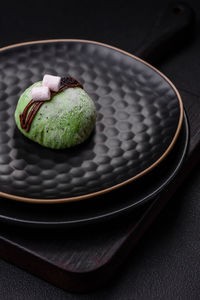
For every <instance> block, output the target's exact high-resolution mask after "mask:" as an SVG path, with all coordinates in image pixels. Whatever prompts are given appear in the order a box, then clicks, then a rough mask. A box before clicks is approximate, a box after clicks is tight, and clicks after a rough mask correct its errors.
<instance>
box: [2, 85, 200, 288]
mask: <svg viewBox="0 0 200 300" xmlns="http://www.w3.org/2000/svg"><path fill="white" fill-rule="evenodd" d="M180 92H181V96H182V99H183V102H184V106H185V109H186V113H187V116H188V119H189V124H190V144H189V150H188V154H187V158H186V160H185V163H184V166H183V168H182V171H181V172H180V173H179V174H178V176H177V177H176V178H175V179H174V181H173V183H171V184H170V186H169V187H168V188H167V190H165V191H164V192H163V193H162V194H161V195H160V196H159V197H158V198H157V199H155V200H154V201H152V202H151V203H148V204H146V206H143V207H142V208H140V209H138V210H137V211H136V212H134V214H133V213H131V215H130V216H129V217H126V220H124V219H121V220H119V219H117V221H116V222H111V221H110V222H107V223H106V224H104V225H102V224H101V225H99V226H92V227H89V226H88V227H84V228H76V229H73V230H72V229H71V230H64V229H63V230H59V231H55V232H52V231H51V232H49V231H45V230H43V231H41V230H40V231H37V230H30V229H27V230H26V229H25V228H24V229H22V228H21V229H20V228H18V229H15V230H13V228H12V227H9V226H5V225H2V226H1V229H0V256H1V257H2V258H4V259H5V260H7V261H9V262H12V263H14V264H16V265H18V266H19V267H21V268H23V269H25V270H28V271H30V272H31V273H33V274H35V275H37V276H39V277H41V278H43V279H45V280H47V281H49V282H51V283H52V284H54V285H56V286H58V287H61V288H63V289H66V290H68V291H76V292H86V291H89V290H92V289H96V288H97V287H99V286H101V285H102V284H104V283H105V282H107V281H108V279H109V278H110V277H111V276H112V275H113V274H114V273H115V270H116V269H117V268H119V266H120V265H121V264H122V263H123V262H124V260H125V259H126V258H127V256H128V254H129V252H130V251H131V250H132V249H133V247H134V246H135V245H136V243H137V242H138V241H139V239H140V238H141V236H142V235H143V234H144V232H145V231H146V229H147V228H148V227H149V225H150V224H151V223H152V222H153V220H154V219H155V218H156V217H157V216H158V214H159V213H160V211H161V210H162V209H163V208H164V206H165V205H166V203H167V202H168V201H169V200H170V198H171V197H172V195H173V194H174V192H175V191H177V189H178V187H179V186H180V185H181V183H183V181H184V180H185V179H186V177H187V176H188V174H189V173H190V172H191V170H192V168H193V167H194V166H195V165H196V164H197V162H198V161H199V146H200V118H199V111H200V101H199V98H198V97H197V96H194V95H192V94H190V93H189V92H185V91H180Z"/></svg>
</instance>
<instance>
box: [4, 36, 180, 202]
mask: <svg viewBox="0 0 200 300" xmlns="http://www.w3.org/2000/svg"><path fill="white" fill-rule="evenodd" d="M58 42H61V43H62V42H68V43H69V42H76V43H85V44H94V45H98V46H103V47H106V48H109V49H112V50H115V51H117V52H119V53H122V54H125V55H127V56H129V57H131V58H134V59H136V60H137V61H139V62H141V63H143V64H145V65H146V66H148V67H149V68H150V69H152V70H153V71H154V72H156V73H158V74H159V75H160V76H161V77H162V78H163V79H164V80H166V81H167V83H168V84H169V85H170V86H171V88H172V89H173V91H174V92H175V94H176V96H177V99H178V101H179V108H180V114H179V121H178V125H177V128H176V132H175V134H174V137H173V139H172V141H171V143H170V144H169V146H168V148H167V149H166V150H165V151H164V152H163V154H162V155H161V156H160V157H159V158H158V159H157V160H156V161H155V162H154V163H153V164H151V165H150V166H149V167H148V168H146V169H145V170H143V171H142V172H140V173H138V174H137V175H135V176H133V177H131V178H129V179H127V180H124V181H122V182H120V183H118V184H115V185H112V186H110V187H108V188H106V189H103V190H99V191H96V192H92V193H89V194H84V195H79V196H74V197H67V198H53V199H48V198H47V199H44V198H29V197H22V196H18V195H13V194H9V193H5V192H1V191H0V197H3V198H8V199H11V200H15V201H21V202H29V203H37V204H57V203H65V202H74V201H80V200H84V199H89V198H92V197H96V196H99V195H103V194H105V193H108V192H111V191H113V190H115V189H117V188H120V187H122V186H124V185H126V184H128V183H131V182H133V181H135V180H136V179H138V178H140V177H141V176H143V175H145V174H147V173H148V172H150V171H151V170H152V169H154V168H155V167H156V166H157V165H159V164H160V163H161V162H162V161H163V160H164V158H165V157H166V156H167V155H168V154H169V153H170V151H171V150H172V148H173V147H174V145H175V143H176V140H177V138H178V136H179V133H180V131H181V127H182V123H183V116H184V108H183V102H182V99H181V96H180V94H179V92H178V90H177V88H176V87H175V85H174V84H173V83H172V81H171V80H170V79H169V78H168V77H167V76H166V75H164V74H163V73H162V72H161V71H159V70H158V69H157V68H155V67H154V66H152V65H151V64H149V63H148V62H146V61H144V60H143V59H141V58H139V57H137V56H135V55H134V54H131V53H129V52H127V51H125V50H122V49H120V48H117V47H115V46H111V45H108V44H105V43H102V42H97V41H91V40H84V39H47V40H38V41H29V42H22V43H16V44H12V45H8V46H5V47H2V48H0V53H2V52H3V51H6V50H9V49H13V48H17V47H21V46H26V45H35V44H44V43H58Z"/></svg>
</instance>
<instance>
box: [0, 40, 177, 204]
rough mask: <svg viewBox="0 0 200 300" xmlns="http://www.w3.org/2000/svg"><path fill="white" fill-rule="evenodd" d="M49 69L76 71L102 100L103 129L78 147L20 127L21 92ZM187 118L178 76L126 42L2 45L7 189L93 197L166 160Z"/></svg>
mask: <svg viewBox="0 0 200 300" xmlns="http://www.w3.org/2000/svg"><path fill="white" fill-rule="evenodd" d="M45 73H50V74H58V75H60V76H64V75H66V74H70V75H72V76H74V77H75V78H77V79H78V80H79V81H80V82H81V83H82V84H83V85H84V88H85V90H86V91H87V92H88V93H89V95H90V96H91V97H92V98H93V99H94V101H95V105H96V109H97V124H96V131H95V132H94V134H93V135H92V136H91V138H90V139H89V140H88V141H87V142H85V143H83V144H82V145H80V146H77V147H75V148H73V149H69V150H62V151H58V150H57V151H56V150H55V151H54V150H51V149H46V148H44V147H41V146H40V145H38V144H36V143H34V142H31V141H30V140H28V139H27V138H25V137H24V136H23V135H22V134H21V133H20V132H19V131H18V130H17V129H16V126H15V122H14V118H13V115H14V110H15V107H16V104H17V101H18V98H19V96H20V94H21V93H22V92H23V90H24V89H25V88H27V87H28V86H29V85H31V84H32V83H34V82H36V81H38V80H41V79H42V77H43V75H44V74H45ZM182 119H183V106H182V101H181V98H180V96H179V94H178V92H177V90H176V89H175V87H174V86H173V84H172V83H171V82H170V81H169V80H168V79H167V78H166V77H165V76H164V75H162V74H161V73H160V72H159V71H158V70H156V69H155V68H153V67H151V66H150V65H148V64H147V63H145V62H143V61H141V60H140V59H138V58H136V57H134V56H133V55H131V54H128V53H126V52H124V51H122V50H119V49H116V48H113V47H111V46H107V45H104V44H100V43H95V42H90V41H81V40H62V41H61V40H54V41H42V42H32V43H23V44H19V45H14V46H10V47H5V48H2V49H1V51H0V195H1V196H2V197H7V198H11V199H15V200H21V201H28V202H36V203H39V202H40V203H41V202H43V203H49V202H51V203H53V201H54V202H56V203H58V202H66V201H72V200H80V199H85V198H89V197H93V199H94V196H98V195H100V194H102V193H105V192H108V191H111V190H113V189H115V188H117V187H121V186H123V185H125V184H127V183H130V182H133V181H134V180H135V179H138V178H139V177H141V176H142V175H144V174H146V173H147V172H149V171H150V170H152V169H153V168H155V167H156V166H157V165H158V164H159V163H161V161H162V160H163V159H164V158H165V157H166V156H167V155H168V154H169V152H170V150H171V149H172V148H173V146H174V144H175V142H176V140H177V137H178V135H179V132H180V129H181V125H182Z"/></svg>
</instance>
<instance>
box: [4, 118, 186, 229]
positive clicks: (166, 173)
mask: <svg viewBox="0 0 200 300" xmlns="http://www.w3.org/2000/svg"><path fill="white" fill-rule="evenodd" d="M188 140H189V134H188V124H187V120H186V118H184V123H183V127H182V129H181V133H180V136H179V137H178V141H177V143H176V145H175V147H174V149H173V150H172V151H171V153H170V154H169V155H168V157H167V158H166V159H165V160H164V161H163V162H162V163H161V164H160V165H159V166H157V167H156V168H154V169H153V170H152V171H151V172H149V173H148V174H146V175H145V176H143V177H141V178H139V179H138V180H137V182H132V183H130V184H128V185H126V186H124V187H121V188H120V189H118V190H115V191H112V193H107V194H104V195H101V196H98V197H97V199H95V200H98V201H93V199H86V200H85V201H80V202H72V203H67V204H66V203H64V204H59V205H57V206H55V205H53V206H52V205H49V206H48V207H47V206H46V205H41V204H31V203H23V202H21V203H19V202H16V201H12V200H9V199H5V198H4V199H3V198H2V199H1V201H0V220H1V221H3V222H6V223H8V224H11V225H15V226H16V225H19V226H24V225H25V226H26V227H27V226H31V227H41V228H42V227H44V228H49V227H52V228H56V227H62V226H65V227H66V226H68V227H71V226H77V225H84V224H89V223H92V222H93V223H96V222H100V221H105V220H108V219H110V218H112V217H116V216H119V215H122V214H125V213H129V212H131V210H132V209H135V208H136V207H138V206H140V205H142V204H145V203H147V202H148V201H149V200H151V199H152V198H155V197H156V196H157V195H158V193H159V192H160V191H161V190H163V189H164V188H166V186H167V184H169V182H171V181H172V179H173V178H174V176H175V175H176V174H177V173H178V171H179V170H180V168H181V165H182V163H183V161H184V157H185V154H186V149H187V145H188Z"/></svg>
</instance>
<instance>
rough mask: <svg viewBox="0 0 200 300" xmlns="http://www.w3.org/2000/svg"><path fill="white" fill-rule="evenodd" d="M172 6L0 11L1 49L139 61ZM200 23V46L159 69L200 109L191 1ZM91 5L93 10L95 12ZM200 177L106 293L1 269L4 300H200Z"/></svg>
mask: <svg viewBox="0 0 200 300" xmlns="http://www.w3.org/2000/svg"><path fill="white" fill-rule="evenodd" d="M167 2H169V1H159V0H152V1H148V0H146V1H145V0H140V1H132V5H131V4H128V3H127V2H125V1H116V3H114V2H108V1H107V2H104V1H101V2H100V3H99V4H98V5H97V4H96V3H95V1H93V4H91V3H92V2H91V3H90V2H89V1H82V2H80V3H79V2H69V1H65V2H64V1H63V2H62V1H57V2H55V3H56V6H57V7H55V3H54V2H52V1H49V4H48V5H47V3H46V2H45V1H44V2H42V1H41V2H35V1H34V2H33V3H28V2H27V4H26V5H24V4H23V5H22V4H20V3H17V4H14V3H12V6H11V4H7V3H8V2H6V1H5V2H4V4H2V3H1V18H0V45H1V46H4V45H8V44H12V43H16V42H22V41H27V40H38V39H47V38H83V39H90V40H97V41H100V42H105V43H108V44H111V45H114V46H117V47H119V48H122V49H124V50H127V51H129V52H132V53H134V50H136V49H137V48H138V47H139V46H140V45H141V43H142V42H143V41H144V40H145V39H147V38H148V35H149V33H150V31H151V29H152V25H153V23H154V21H155V18H156V15H157V13H158V12H159V11H160V10H161V9H162V7H163V6H164V4H166V3H167ZM188 2H189V3H190V5H192V6H193V7H194V9H195V12H196V15H197V26H196V39H195V40H194V41H193V42H192V43H191V44H190V45H189V46H187V47H184V49H182V50H181V51H179V52H178V53H176V54H175V55H173V57H169V58H168V59H166V60H165V61H164V62H163V63H162V64H161V65H160V66H159V69H160V70H161V71H163V72H164V73H165V74H166V75H167V76H168V77H169V78H170V79H171V80H172V81H173V82H174V83H175V85H176V86H177V87H178V88H182V89H184V90H186V91H190V92H191V93H193V94H194V95H197V96H198V97H199V101H200V84H199V80H200V54H199V53H200V36H199V33H200V29H199V18H200V2H199V1H197V0H190V1H188ZM90 4H91V5H90ZM199 200H200V170H199V166H197V167H196V169H195V170H194V171H193V172H192V174H191V176H190V178H189V179H188V180H187V181H186V182H185V184H184V186H183V187H182V189H181V190H179V191H178V192H177V194H176V195H175V196H174V197H173V199H171V201H170V203H169V204H168V206H167V208H166V209H165V210H164V211H163V212H162V214H161V216H160V217H159V218H158V219H157V221H156V222H155V223H154V225H153V226H152V227H151V228H150V229H149V230H148V232H147V233H146V234H145V236H144V237H143V239H142V240H141V241H140V244H139V245H138V246H137V248H136V249H135V250H134V251H133V252H132V254H131V255H130V257H129V261H128V262H127V263H126V264H125V265H124V266H123V268H121V269H120V271H119V272H118V274H116V276H115V277H114V278H113V279H112V281H110V282H109V283H108V284H107V286H106V287H104V288H102V289H101V290H99V291H97V292H95V293H91V294H85V295H75V294H70V293H66V292H64V291H62V290H60V289H58V288H55V287H53V286H52V285H50V284H48V283H46V282H44V281H42V280H40V279H38V278H36V277H34V276H32V275H30V274H28V273H27V272H24V271H22V270H20V269H18V268H17V267H15V266H12V265H10V264H8V263H6V262H4V261H0V299H5V300H6V299H9V300H10V299H14V300H15V299H17V300H18V299H20V300H21V299H70V300H76V299H84V300H86V299H94V300H95V299H126V300H128V299H131V300H132V299H139V300H140V299H149V300H150V299H199V295H200V283H199V278H200V201H199Z"/></svg>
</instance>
